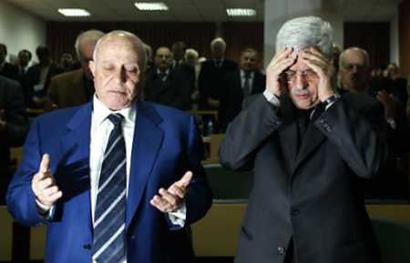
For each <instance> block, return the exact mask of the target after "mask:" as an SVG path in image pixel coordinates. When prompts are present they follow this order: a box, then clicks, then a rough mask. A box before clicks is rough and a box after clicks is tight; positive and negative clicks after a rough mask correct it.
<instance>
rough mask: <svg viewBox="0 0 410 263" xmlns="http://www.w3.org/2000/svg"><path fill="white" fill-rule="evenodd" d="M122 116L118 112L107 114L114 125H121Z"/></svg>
mask: <svg viewBox="0 0 410 263" xmlns="http://www.w3.org/2000/svg"><path fill="white" fill-rule="evenodd" d="M123 118H124V117H123V116H122V115H121V114H119V113H112V114H110V115H109V116H108V119H109V120H110V121H111V122H112V124H114V126H115V127H117V126H119V125H121V122H122V119H123Z"/></svg>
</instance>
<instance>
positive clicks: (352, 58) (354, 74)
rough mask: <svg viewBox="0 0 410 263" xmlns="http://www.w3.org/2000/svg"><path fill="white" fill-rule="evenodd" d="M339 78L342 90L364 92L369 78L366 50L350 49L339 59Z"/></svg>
mask: <svg viewBox="0 0 410 263" xmlns="http://www.w3.org/2000/svg"><path fill="white" fill-rule="evenodd" d="M339 77H340V85H341V88H342V89H345V90H349V91H351V92H360V91H365V90H366V89H367V88H368V84H369V83H368V82H369V77H370V71H369V55H368V54H367V52H366V50H364V49H361V48H358V47H351V48H348V49H346V50H344V51H343V52H342V53H341V54H340V57H339Z"/></svg>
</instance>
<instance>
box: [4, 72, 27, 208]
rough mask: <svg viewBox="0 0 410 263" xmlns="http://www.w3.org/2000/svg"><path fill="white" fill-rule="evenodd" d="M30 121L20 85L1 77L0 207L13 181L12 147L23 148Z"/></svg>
mask: <svg viewBox="0 0 410 263" xmlns="http://www.w3.org/2000/svg"><path fill="white" fill-rule="evenodd" d="M27 129H28V119H27V116H26V108H25V106H24V97H23V92H22V90H21V87H20V85H19V84H18V83H17V82H15V81H12V80H10V79H7V78H4V77H2V76H0V205H4V203H5V196H6V189H7V186H8V184H9V181H10V179H11V174H12V172H13V171H11V166H10V147H18V146H21V145H22V144H23V142H24V139H25V138H26V133H27Z"/></svg>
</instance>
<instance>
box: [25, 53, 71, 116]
mask: <svg viewBox="0 0 410 263" xmlns="http://www.w3.org/2000/svg"><path fill="white" fill-rule="evenodd" d="M36 55H37V58H38V61H39V63H38V64H36V65H33V66H31V67H30V68H29V69H28V72H27V90H26V91H25V95H26V104H27V106H29V107H33V108H43V107H44V105H45V104H46V102H47V88H48V85H49V83H50V80H51V78H52V77H53V76H55V75H57V74H60V73H62V72H63V71H62V70H61V69H60V68H58V66H57V64H55V63H54V62H53V61H52V60H51V57H50V50H49V49H48V47H45V46H39V47H37V48H36Z"/></svg>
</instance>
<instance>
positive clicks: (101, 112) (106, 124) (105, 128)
mask: <svg viewBox="0 0 410 263" xmlns="http://www.w3.org/2000/svg"><path fill="white" fill-rule="evenodd" d="M112 113H119V114H121V115H122V116H123V117H124V119H123V121H122V130H123V135H124V140H125V155H126V159H127V160H126V176H127V184H126V185H127V192H126V196H128V190H129V178H130V170H131V153H132V145H133V144H132V141H133V138H134V127H135V120H136V115H137V110H136V107H135V104H133V106H132V107H129V108H125V109H122V110H119V111H115V112H114V111H111V110H110V109H108V108H107V107H106V106H105V105H104V104H103V103H102V102H101V101H100V100H99V99H98V98H97V97H96V96H95V95H94V99H93V112H92V115H91V134H90V138H91V140H90V182H91V215H92V221H93V225H94V220H95V219H94V218H95V215H94V213H95V207H96V203H97V192H98V182H99V179H100V173H101V167H102V163H103V160H104V152H105V147H106V145H107V143H108V138H109V136H110V133H111V131H112V129H113V128H114V124H112V122H111V121H110V120H109V119H108V118H107V117H108V116H109V115H110V114H112ZM137 136H138V134H137ZM137 165H138V164H137ZM158 190H159V189H158ZM168 217H169V219H170V220H171V222H172V223H173V224H176V225H180V226H181V227H183V226H184V224H185V219H186V206H185V203H184V205H183V207H182V208H181V209H179V210H177V211H176V212H173V213H168ZM126 262H127V261H126V260H125V261H124V262H123V263H126Z"/></svg>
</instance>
